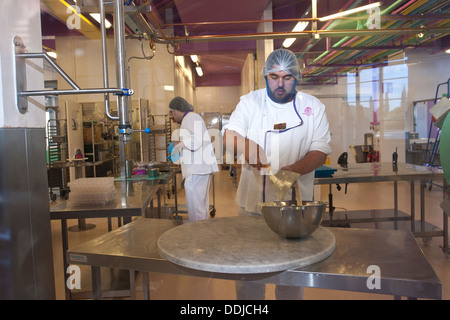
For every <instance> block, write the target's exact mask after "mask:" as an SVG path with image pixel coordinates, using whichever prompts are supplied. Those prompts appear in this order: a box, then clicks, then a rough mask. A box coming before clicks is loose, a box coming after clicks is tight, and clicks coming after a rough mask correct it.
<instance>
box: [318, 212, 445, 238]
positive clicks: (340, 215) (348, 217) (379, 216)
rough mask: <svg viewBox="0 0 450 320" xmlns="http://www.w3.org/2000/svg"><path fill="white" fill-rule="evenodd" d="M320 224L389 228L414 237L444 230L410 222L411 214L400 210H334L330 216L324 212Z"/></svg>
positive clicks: (437, 234) (343, 226)
mask: <svg viewBox="0 0 450 320" xmlns="http://www.w3.org/2000/svg"><path fill="white" fill-rule="evenodd" d="M322 226H324V227H340V228H363V229H391V230H406V231H411V232H412V233H413V234H414V236H415V237H440V236H443V235H444V231H443V230H442V229H441V228H439V227H437V226H435V225H432V224H431V223H428V222H422V221H420V220H415V221H414V223H411V216H410V215H408V214H406V213H405V212H403V211H401V210H397V215H395V210H394V209H378V210H352V211H340V210H335V211H334V212H333V215H332V217H331V218H330V214H329V212H326V213H325V216H324V219H323V222H322Z"/></svg>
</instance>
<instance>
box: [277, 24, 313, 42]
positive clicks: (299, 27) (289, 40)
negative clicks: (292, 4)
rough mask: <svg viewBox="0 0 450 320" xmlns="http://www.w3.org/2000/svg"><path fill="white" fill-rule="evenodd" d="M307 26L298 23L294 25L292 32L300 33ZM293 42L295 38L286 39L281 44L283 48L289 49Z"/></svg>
mask: <svg viewBox="0 0 450 320" xmlns="http://www.w3.org/2000/svg"><path fill="white" fill-rule="evenodd" d="M308 24H309V22H306V21H300V22H298V23H297V24H296V25H295V27H294V29H292V32H302V31H303V30H305V28H306V27H307V26H308ZM295 40H296V38H287V39H286V40H284V42H283V47H285V48H289V47H290V46H291V45H292V44H293V43H294V41H295Z"/></svg>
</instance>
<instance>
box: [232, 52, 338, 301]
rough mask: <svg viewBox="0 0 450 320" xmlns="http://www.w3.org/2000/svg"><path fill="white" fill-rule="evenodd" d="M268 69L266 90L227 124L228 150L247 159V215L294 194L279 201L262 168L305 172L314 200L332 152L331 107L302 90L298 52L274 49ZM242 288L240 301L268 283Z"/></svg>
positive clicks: (292, 293)
mask: <svg viewBox="0 0 450 320" xmlns="http://www.w3.org/2000/svg"><path fill="white" fill-rule="evenodd" d="M263 73H264V77H265V79H266V89H260V90H256V91H252V92H250V93H248V94H247V95H244V96H242V97H241V100H240V102H239V103H238V105H237V106H236V109H235V110H234V112H233V113H232V115H231V117H230V121H229V123H228V124H227V125H226V126H225V127H224V146H225V148H226V150H227V151H233V152H234V153H235V154H237V155H238V156H239V155H242V156H243V157H244V158H245V164H244V165H243V166H242V173H241V178H240V180H239V186H238V190H237V194H236V201H237V203H238V205H239V206H240V214H247V215H260V214H261V212H260V208H258V203H259V202H264V201H266V202H267V201H274V200H291V198H292V193H291V192H287V193H286V194H285V195H284V196H283V199H279V195H278V194H276V193H275V192H274V190H273V188H272V186H271V182H270V179H268V178H267V176H266V175H265V174H264V173H263V172H266V173H267V171H265V170H261V169H262V168H264V167H268V166H270V169H271V171H272V172H276V171H277V170H278V169H283V170H287V171H293V172H296V173H299V174H301V176H300V177H299V179H298V185H299V186H300V194H301V197H302V200H303V201H311V200H313V187H314V170H315V169H317V168H319V167H320V166H322V165H323V164H324V163H325V160H326V157H327V155H328V154H330V153H331V148H330V146H329V143H330V133H329V128H328V120H327V116H326V114H325V106H324V105H323V104H322V103H321V102H320V101H319V100H318V99H317V98H315V97H313V96H311V95H308V94H306V93H303V92H297V91H296V84H297V81H298V80H300V78H301V72H300V67H299V65H298V62H297V58H296V57H295V55H294V54H293V53H292V52H291V51H289V50H286V49H278V50H275V51H273V52H272V53H271V54H270V55H269V57H268V58H267V61H266V64H265V66H264V70H263ZM236 289H237V290H236V294H237V298H238V299H246V298H249V299H264V295H265V286H264V285H261V284H256V283H255V284H254V283H251V282H237V283H236ZM276 294H277V299H278V298H280V299H283V298H288V299H295V298H301V297H302V290H301V288H298V287H285V286H277V290H276Z"/></svg>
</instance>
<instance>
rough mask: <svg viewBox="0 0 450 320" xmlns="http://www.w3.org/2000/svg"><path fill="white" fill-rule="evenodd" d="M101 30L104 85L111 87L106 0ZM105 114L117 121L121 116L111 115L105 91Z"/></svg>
mask: <svg viewBox="0 0 450 320" xmlns="http://www.w3.org/2000/svg"><path fill="white" fill-rule="evenodd" d="M99 6H100V21H101V22H100V29H101V30H100V31H101V36H102V37H101V38H102V62H103V86H104V87H105V88H108V87H109V79H108V58H107V52H106V27H105V6H104V0H100V3H99ZM104 101H105V114H106V116H107V117H108V119H110V120H114V121H117V120H119V117H118V116H116V117H114V116H112V115H111V109H110V103H109V94H108V93H105V98H104Z"/></svg>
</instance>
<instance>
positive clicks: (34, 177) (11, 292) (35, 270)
mask: <svg viewBox="0 0 450 320" xmlns="http://www.w3.org/2000/svg"><path fill="white" fill-rule="evenodd" d="M0 151H1V153H2V156H1V157H0V299H54V297H55V286H54V272H53V253H52V240H51V227H50V209H49V201H48V183H47V172H46V154H45V131H44V129H30V128H17V129H0Z"/></svg>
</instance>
